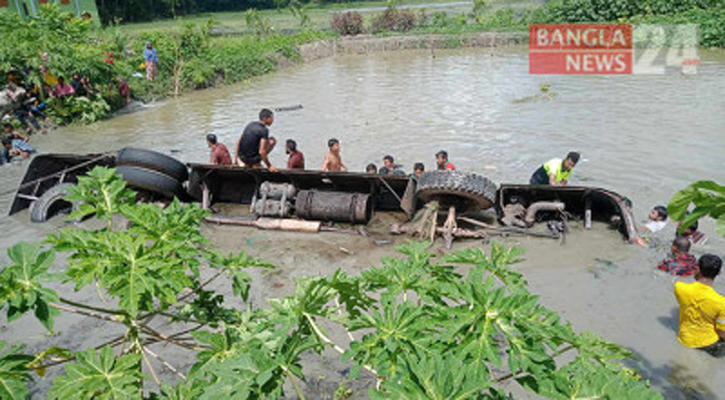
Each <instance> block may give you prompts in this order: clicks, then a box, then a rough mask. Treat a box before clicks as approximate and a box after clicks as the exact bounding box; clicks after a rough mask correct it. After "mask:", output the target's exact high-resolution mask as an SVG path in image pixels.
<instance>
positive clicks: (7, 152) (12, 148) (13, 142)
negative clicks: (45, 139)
mask: <svg viewBox="0 0 725 400" xmlns="http://www.w3.org/2000/svg"><path fill="white" fill-rule="evenodd" d="M2 143H3V147H4V148H5V149H4V150H3V157H4V158H5V161H6V162H9V161H10V160H11V159H12V158H13V157H16V156H21V157H22V158H23V159H26V158H28V157H30V155H31V154H32V153H35V149H34V148H32V147H31V146H30V145H29V144H28V143H27V142H25V141H24V140H20V139H13V138H12V136H8V137H5V138H3V140H2Z"/></svg>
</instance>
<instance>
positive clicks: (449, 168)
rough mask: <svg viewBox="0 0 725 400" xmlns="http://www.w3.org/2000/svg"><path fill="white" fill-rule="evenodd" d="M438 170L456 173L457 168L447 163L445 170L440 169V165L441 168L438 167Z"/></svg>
mask: <svg viewBox="0 0 725 400" xmlns="http://www.w3.org/2000/svg"><path fill="white" fill-rule="evenodd" d="M438 169H439V170H448V171H455V170H456V167H454V166H453V164H451V163H449V162H448V161H446V166H445V168H441V167H440V165H439V166H438Z"/></svg>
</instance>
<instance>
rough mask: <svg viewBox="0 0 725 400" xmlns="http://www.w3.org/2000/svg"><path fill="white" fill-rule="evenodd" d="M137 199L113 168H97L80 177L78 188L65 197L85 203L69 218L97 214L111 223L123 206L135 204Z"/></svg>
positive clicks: (71, 190)
mask: <svg viewBox="0 0 725 400" xmlns="http://www.w3.org/2000/svg"><path fill="white" fill-rule="evenodd" d="M135 197H136V194H135V193H134V192H133V191H132V190H130V189H127V188H126V181H124V180H123V178H121V176H120V175H116V174H115V170H114V169H113V168H108V167H95V168H93V169H92V170H90V171H89V172H88V173H87V174H86V175H85V176H79V177H78V183H77V184H76V186H74V187H73V188H71V189H70V191H69V193H68V195H66V196H65V199H66V200H68V201H72V202H81V203H83V206H82V207H80V208H79V209H78V210H76V211H74V212H72V213H71V214H70V215H69V216H68V218H69V219H81V218H83V217H87V216H90V215H92V214H95V215H96V217H97V218H100V219H106V220H109V221H110V218H112V217H113V215H114V214H116V213H118V212H119V208H120V206H121V205H122V204H131V203H133V201H134V199H135Z"/></svg>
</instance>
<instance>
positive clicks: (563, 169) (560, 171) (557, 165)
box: [529, 151, 579, 186]
mask: <svg viewBox="0 0 725 400" xmlns="http://www.w3.org/2000/svg"><path fill="white" fill-rule="evenodd" d="M578 162H579V153H577V152H575V151H572V152H569V154H567V155H566V158H565V159H563V160H562V159H561V158H554V159H552V160H549V161H547V162H545V163H544V164H543V165H542V166H540V167H539V169H537V170H536V172H534V174H533V175H531V179H530V180H529V184H530V185H551V186H565V185H566V184H567V183H569V177H570V176H571V173H572V171H573V170H574V167H575V166H576V163H578Z"/></svg>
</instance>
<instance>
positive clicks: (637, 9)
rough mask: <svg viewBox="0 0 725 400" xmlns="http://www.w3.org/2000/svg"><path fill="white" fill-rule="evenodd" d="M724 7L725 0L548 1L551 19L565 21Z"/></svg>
mask: <svg viewBox="0 0 725 400" xmlns="http://www.w3.org/2000/svg"><path fill="white" fill-rule="evenodd" d="M718 4H719V5H718ZM721 7H722V0H649V1H641V0H560V1H558V2H551V3H548V4H547V9H548V13H549V16H550V19H551V20H550V22H561V23H578V22H613V21H617V20H619V19H620V18H632V17H635V16H638V15H662V14H665V15H669V14H676V13H682V12H686V11H689V10H693V9H707V8H712V9H718V8H721Z"/></svg>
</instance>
